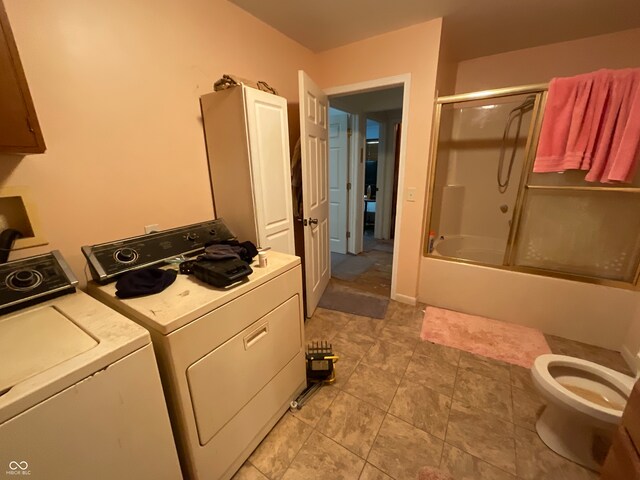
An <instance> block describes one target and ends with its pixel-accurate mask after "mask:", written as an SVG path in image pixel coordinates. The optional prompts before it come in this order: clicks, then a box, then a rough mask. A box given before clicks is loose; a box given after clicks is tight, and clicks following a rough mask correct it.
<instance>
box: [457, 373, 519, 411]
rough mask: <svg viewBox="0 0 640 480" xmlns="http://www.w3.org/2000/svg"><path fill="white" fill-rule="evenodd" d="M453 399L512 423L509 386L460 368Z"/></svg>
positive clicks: (511, 403)
mask: <svg viewBox="0 0 640 480" xmlns="http://www.w3.org/2000/svg"><path fill="white" fill-rule="evenodd" d="M453 399H454V400H457V401H458V402H460V403H464V404H465V405H469V406H470V407H473V408H477V409H479V410H482V411H483V412H485V413H487V414H489V415H494V416H496V417H498V418H500V419H501V420H506V421H507V422H512V421H513V408H512V405H513V402H512V400H511V385H510V384H508V383H504V382H499V381H497V380H493V379H491V378H488V377H485V376H484V375H479V374H477V373H474V372H473V371H471V370H465V369H462V368H460V369H459V370H458V376H457V378H456V385H455V389H454V391H453Z"/></svg>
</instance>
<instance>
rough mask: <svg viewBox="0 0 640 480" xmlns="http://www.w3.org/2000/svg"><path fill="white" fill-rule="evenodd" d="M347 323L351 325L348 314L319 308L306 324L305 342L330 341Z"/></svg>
mask: <svg viewBox="0 0 640 480" xmlns="http://www.w3.org/2000/svg"><path fill="white" fill-rule="evenodd" d="M347 323H349V316H348V314H346V313H342V312H337V311H335V310H327V309H325V308H317V309H316V311H315V312H314V314H313V316H312V317H311V318H310V319H309V320H307V321H306V323H305V326H304V335H305V340H306V341H307V342H312V341H314V340H327V341H330V340H331V339H332V338H333V337H334V336H335V335H336V334H337V333H338V332H340V331H341V330H342V328H344V327H345V325H347Z"/></svg>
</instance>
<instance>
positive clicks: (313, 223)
mask: <svg viewBox="0 0 640 480" xmlns="http://www.w3.org/2000/svg"><path fill="white" fill-rule="evenodd" d="M317 224H318V219H317V218H310V219H309V225H317Z"/></svg>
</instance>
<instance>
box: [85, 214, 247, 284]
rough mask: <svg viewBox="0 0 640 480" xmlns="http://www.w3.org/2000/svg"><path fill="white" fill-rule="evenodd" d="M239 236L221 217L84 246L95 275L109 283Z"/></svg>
mask: <svg viewBox="0 0 640 480" xmlns="http://www.w3.org/2000/svg"><path fill="white" fill-rule="evenodd" d="M232 239H235V236H234V235H233V233H231V231H230V230H229V228H227V226H226V225H225V223H224V221H223V220H222V219H221V218H218V219H216V220H211V221H208V222H203V223H196V224H194V225H188V226H185V227H178V228H172V229H169V230H163V231H161V232H153V233H148V234H146V235H141V236H139V237H131V238H126V239H123V240H116V241H114V242H109V243H102V244H99V245H93V246H86V247H82V253H83V254H84V256H85V257H86V258H87V262H88V263H89V269H90V270H91V276H92V277H93V279H94V280H95V281H96V282H98V283H108V282H110V281H112V280H115V279H116V278H117V277H118V276H120V275H121V274H123V273H125V272H129V271H131V270H137V269H140V268H145V267H150V266H153V265H157V264H159V263H162V262H164V261H165V260H169V259H172V258H176V257H179V256H180V255H184V256H189V255H196V254H198V253H200V252H202V251H204V248H205V246H207V245H209V244H211V243H214V242H222V241H225V240H232Z"/></svg>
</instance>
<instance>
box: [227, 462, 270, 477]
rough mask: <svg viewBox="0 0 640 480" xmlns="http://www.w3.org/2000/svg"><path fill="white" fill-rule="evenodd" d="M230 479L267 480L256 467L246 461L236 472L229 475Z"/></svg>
mask: <svg viewBox="0 0 640 480" xmlns="http://www.w3.org/2000/svg"><path fill="white" fill-rule="evenodd" d="M231 480H269V478H268V477H265V476H264V475H263V474H262V473H261V472H260V471H259V470H258V469H257V468H256V467H254V466H253V465H251V464H250V463H249V462H246V463H245V464H244V465H242V467H240V470H238V471H237V472H236V474H235V475H234V476H233V477H231Z"/></svg>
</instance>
